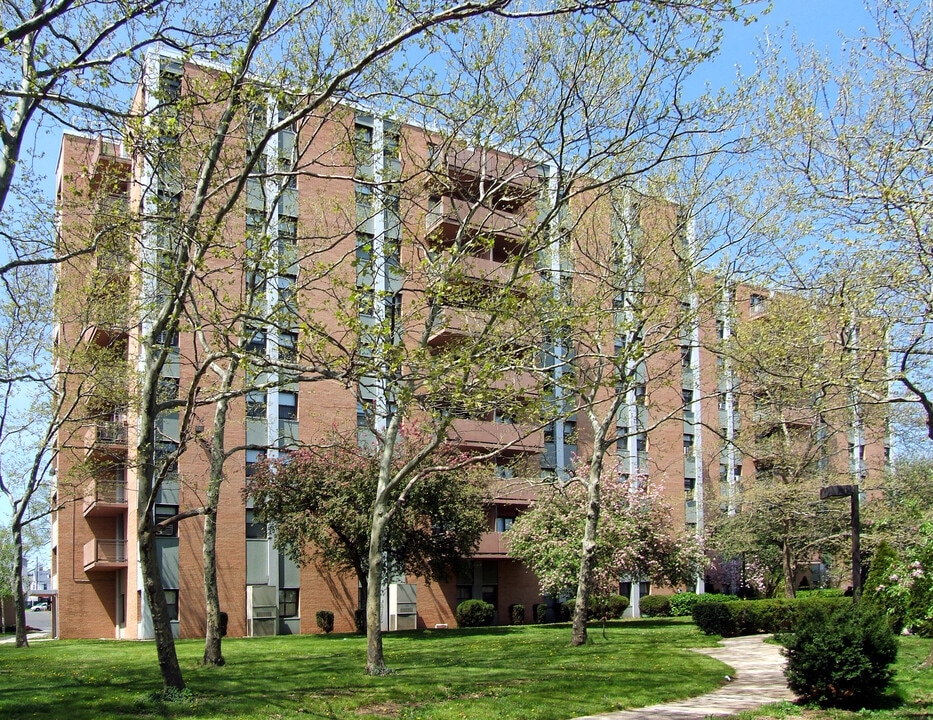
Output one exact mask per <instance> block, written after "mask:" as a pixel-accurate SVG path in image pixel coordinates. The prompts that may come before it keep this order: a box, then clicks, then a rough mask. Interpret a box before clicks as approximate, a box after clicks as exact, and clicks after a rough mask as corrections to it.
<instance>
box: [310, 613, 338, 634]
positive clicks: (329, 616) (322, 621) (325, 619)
mask: <svg viewBox="0 0 933 720" xmlns="http://www.w3.org/2000/svg"><path fill="white" fill-rule="evenodd" d="M314 619H315V620H316V621H317V626H318V627H319V628H321V630H322V631H323V632H325V633H330V632H333V631H334V614H333V613H332V612H331V611H330V610H318V611H317V612H316V613H315V614H314Z"/></svg>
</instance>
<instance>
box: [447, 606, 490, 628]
mask: <svg viewBox="0 0 933 720" xmlns="http://www.w3.org/2000/svg"><path fill="white" fill-rule="evenodd" d="M456 614H457V625H458V626H459V627H462V628H466V627H483V626H485V625H492V618H493V616H494V615H495V608H494V607H493V606H492V605H491V604H490V603H488V602H483V601H482V600H464V601H463V602H462V603H460V604H459V605H457V613H456Z"/></svg>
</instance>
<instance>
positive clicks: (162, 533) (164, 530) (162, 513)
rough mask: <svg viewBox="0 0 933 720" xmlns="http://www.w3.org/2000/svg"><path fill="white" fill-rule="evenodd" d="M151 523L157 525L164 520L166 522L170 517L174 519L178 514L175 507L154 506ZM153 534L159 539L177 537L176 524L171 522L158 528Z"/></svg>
mask: <svg viewBox="0 0 933 720" xmlns="http://www.w3.org/2000/svg"><path fill="white" fill-rule="evenodd" d="M152 514H153V522H154V523H155V524H156V525H158V524H159V523H160V522H163V521H164V520H168V519H169V518H171V517H175V516H176V515H177V514H178V506H177V505H156V506H155V508H153V511H152ZM155 534H156V535H158V536H159V537H177V536H178V523H177V522H173V523H169V524H168V525H165V526H164V527H160V528H158V529H157V530H156V531H155Z"/></svg>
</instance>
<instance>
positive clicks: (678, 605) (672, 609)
mask: <svg viewBox="0 0 933 720" xmlns="http://www.w3.org/2000/svg"><path fill="white" fill-rule="evenodd" d="M739 600H740V598H738V597H737V596H735V595H717V594H714V593H707V594H704V595H697V594H696V593H694V592H682V593H677V594H676V595H645V596H643V597H642V598H641V599H640V600H639V603H638V605H639V609H640V610H641V614H642V615H643V616H645V617H689V616H690V615H691V614H692V613H693V608H694V606H695V605H696V604H697V603H698V602H733V601H734V602H738V601H739Z"/></svg>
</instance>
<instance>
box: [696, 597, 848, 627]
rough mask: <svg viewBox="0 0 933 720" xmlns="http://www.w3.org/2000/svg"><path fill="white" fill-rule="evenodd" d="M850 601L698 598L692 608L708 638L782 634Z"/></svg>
mask: <svg viewBox="0 0 933 720" xmlns="http://www.w3.org/2000/svg"><path fill="white" fill-rule="evenodd" d="M851 604H852V600H851V599H850V598H843V597H840V598H833V597H828V598H821V597H815V598H795V599H787V598H775V599H769V600H741V601H738V602H723V601H722V599H718V600H712V599H710V600H706V599H700V600H699V601H698V602H697V603H696V605H694V606H693V613H692V614H693V622H695V623H696V625H697V627H698V628H700V630H702V631H703V632H705V633H706V634H707V635H722V636H723V637H735V636H737V635H753V634H755V633H762V632H770V633H782V632H789V631H791V630H793V628H794V627H795V625H796V624H797V623H798V622H800V620H801V619H802V618H803V617H804V616H806V615H807V614H809V613H811V612H812V611H814V610H817V611H818V610H819V609H821V608H832V607H848V606H850V605H851Z"/></svg>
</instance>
